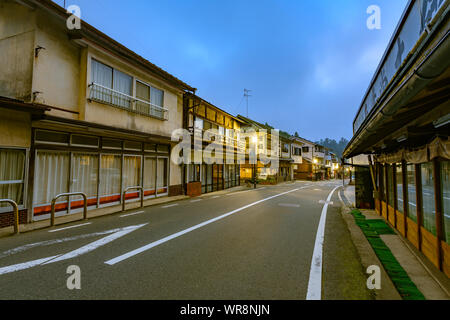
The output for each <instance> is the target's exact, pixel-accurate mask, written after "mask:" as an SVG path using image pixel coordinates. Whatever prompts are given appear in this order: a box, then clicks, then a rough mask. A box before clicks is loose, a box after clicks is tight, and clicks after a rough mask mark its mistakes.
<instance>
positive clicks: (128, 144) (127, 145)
mask: <svg viewBox="0 0 450 320" xmlns="http://www.w3.org/2000/svg"><path fill="white" fill-rule="evenodd" d="M123 148H124V149H125V150H132V151H141V150H142V143H140V142H135V141H125V142H124V144H123Z"/></svg>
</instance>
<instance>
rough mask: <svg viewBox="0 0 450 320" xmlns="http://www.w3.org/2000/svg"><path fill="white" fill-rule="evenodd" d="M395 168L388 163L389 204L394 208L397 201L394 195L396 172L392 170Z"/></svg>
mask: <svg viewBox="0 0 450 320" xmlns="http://www.w3.org/2000/svg"><path fill="white" fill-rule="evenodd" d="M392 170H393V166H391V165H388V166H387V172H388V175H387V178H388V192H389V197H388V201H389V203H388V204H389V205H390V206H391V207H392V208H394V202H395V199H394V198H395V197H394V174H393V172H392Z"/></svg>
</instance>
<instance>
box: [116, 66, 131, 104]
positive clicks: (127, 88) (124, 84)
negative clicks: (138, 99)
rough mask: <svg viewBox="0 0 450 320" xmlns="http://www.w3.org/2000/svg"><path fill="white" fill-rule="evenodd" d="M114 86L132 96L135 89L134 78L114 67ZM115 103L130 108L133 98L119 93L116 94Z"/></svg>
mask: <svg viewBox="0 0 450 320" xmlns="http://www.w3.org/2000/svg"><path fill="white" fill-rule="evenodd" d="M113 87H114V90H116V91H119V92H121V93H124V94H126V95H128V96H131V95H132V94H133V91H132V87H133V78H132V77H130V76H129V75H127V74H125V73H123V72H120V71H118V70H116V69H114V85H113ZM113 104H116V105H119V106H121V107H125V108H130V107H131V100H130V98H128V97H125V96H122V95H119V94H117V95H114V98H113Z"/></svg>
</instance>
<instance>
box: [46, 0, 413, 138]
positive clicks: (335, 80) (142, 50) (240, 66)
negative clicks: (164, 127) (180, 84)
mask: <svg viewBox="0 0 450 320" xmlns="http://www.w3.org/2000/svg"><path fill="white" fill-rule="evenodd" d="M55 2H57V3H58V4H60V5H62V4H63V0H56V1H55ZM70 4H76V5H78V6H79V7H80V8H81V18H82V19H83V20H85V21H86V22H88V23H89V24H91V25H93V26H94V27H96V28H97V29H99V30H100V31H102V32H104V33H106V34H107V35H108V36H110V37H112V38H113V39H115V40H117V41H118V42H120V43H122V44H123V45H125V46H126V47H128V48H129V49H131V50H133V51H135V52H136V53H138V54H139V55H141V56H143V57H144V58H146V59H148V60H150V61H151V62H153V63H154V64H156V65H158V66H159V67H161V68H163V69H164V70H166V71H167V72H169V73H171V74H173V75H174V76H176V77H178V78H180V79H181V80H183V81H184V82H186V83H188V84H189V85H191V86H193V87H195V88H197V89H198V91H197V94H198V95H199V96H200V97H202V98H203V99H205V100H207V101H209V102H211V103H213V104H214V105H216V106H217V107H219V108H222V109H224V110H225V111H227V112H229V113H231V114H233V115H237V114H242V115H246V103H245V100H243V99H242V96H243V89H244V88H247V89H251V90H252V92H251V94H252V97H251V98H250V100H249V117H250V118H252V119H254V120H256V121H260V122H268V123H270V124H271V125H272V126H274V127H276V128H278V129H281V130H284V131H288V132H290V133H294V132H295V131H297V132H298V133H299V134H300V136H302V137H304V138H307V139H309V140H313V141H316V140H319V139H321V138H327V137H328V138H332V139H336V140H338V139H340V138H341V137H345V138H347V139H350V138H351V136H352V122H353V119H354V117H355V114H356V111H357V109H358V107H359V105H360V103H361V100H362V98H363V95H364V94H365V92H366V90H367V88H368V86H369V83H370V80H371V79H372V76H373V74H374V72H375V69H376V67H377V66H378V63H379V61H380V59H381V57H382V55H383V53H384V51H385V49H386V47H387V44H388V42H389V39H390V37H391V35H392V33H393V31H394V29H395V27H396V25H397V23H398V21H399V19H400V16H401V14H402V12H403V10H404V8H405V7H406V4H407V0H394V1H392V0H339V1H335V0H259V1H250V0H248V1H247V0H221V1H218V0H159V1H154V0H128V1H124V0H122V1H120V0H96V1H90V0H67V1H66V6H68V5H70ZM370 5H378V6H379V7H380V8H381V30H369V29H368V28H367V26H366V20H367V18H368V17H369V15H368V14H367V13H366V9H367V8H368V7H369V6H370Z"/></svg>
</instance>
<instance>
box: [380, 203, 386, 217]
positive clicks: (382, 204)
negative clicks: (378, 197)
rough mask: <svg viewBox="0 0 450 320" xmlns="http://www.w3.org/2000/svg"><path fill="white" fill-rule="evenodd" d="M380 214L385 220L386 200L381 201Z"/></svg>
mask: <svg viewBox="0 0 450 320" xmlns="http://www.w3.org/2000/svg"><path fill="white" fill-rule="evenodd" d="M381 215H382V216H383V218H384V219H386V220H387V211H386V202H384V201H381Z"/></svg>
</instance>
